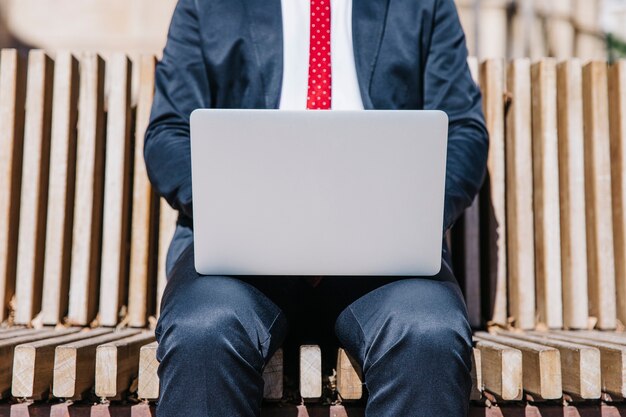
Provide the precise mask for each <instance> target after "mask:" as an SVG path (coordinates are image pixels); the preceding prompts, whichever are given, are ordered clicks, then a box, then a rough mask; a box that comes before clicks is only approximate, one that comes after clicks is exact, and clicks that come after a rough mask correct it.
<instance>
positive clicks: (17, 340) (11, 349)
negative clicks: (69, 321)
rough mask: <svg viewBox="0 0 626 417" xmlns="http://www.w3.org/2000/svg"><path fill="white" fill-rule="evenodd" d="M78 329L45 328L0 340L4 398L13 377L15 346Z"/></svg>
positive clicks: (1, 383)
mask: <svg viewBox="0 0 626 417" xmlns="http://www.w3.org/2000/svg"><path fill="white" fill-rule="evenodd" d="M79 330H80V329H78V328H71V329H63V330H45V331H40V332H36V333H33V334H28V335H23V336H17V337H12V338H9V339H5V340H0V394H1V395H2V398H5V394H6V393H7V392H9V391H10V390H11V382H12V379H13V357H14V353H15V347H16V346H18V345H21V344H24V343H30V342H34V341H37V340H42V339H50V338H53V337H58V336H63V335H68V334H70V333H76V332H78V331H79Z"/></svg>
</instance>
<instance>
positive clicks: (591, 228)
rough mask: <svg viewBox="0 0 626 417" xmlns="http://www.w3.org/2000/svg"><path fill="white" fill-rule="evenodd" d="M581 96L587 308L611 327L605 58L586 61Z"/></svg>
mask: <svg viewBox="0 0 626 417" xmlns="http://www.w3.org/2000/svg"><path fill="white" fill-rule="evenodd" d="M583 99H584V100H583V116H584V120H585V128H584V132H585V192H586V210H587V213H586V214H587V261H588V271H589V278H588V279H589V312H590V315H592V316H595V317H596V318H597V319H598V323H597V326H598V328H599V329H614V328H615V326H616V324H617V323H616V320H615V319H616V305H615V304H616V302H615V263H614V262H615V261H614V247H613V229H612V224H613V210H612V207H611V149H610V139H609V117H608V114H609V109H608V89H607V65H606V63H605V62H599V61H594V62H590V63H589V64H587V65H585V67H584V68H583Z"/></svg>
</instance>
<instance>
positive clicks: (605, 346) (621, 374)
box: [533, 332, 626, 400]
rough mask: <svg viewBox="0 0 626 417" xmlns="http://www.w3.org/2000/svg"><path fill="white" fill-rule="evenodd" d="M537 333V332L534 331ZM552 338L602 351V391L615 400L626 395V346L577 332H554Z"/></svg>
mask: <svg viewBox="0 0 626 417" xmlns="http://www.w3.org/2000/svg"><path fill="white" fill-rule="evenodd" d="M533 334H535V333H533ZM550 338H554V339H558V340H564V341H566V342H573V343H579V344H582V345H587V346H591V347H594V348H596V349H598V350H599V351H600V365H601V372H600V373H601V378H602V392H606V393H609V394H610V395H611V397H612V398H613V399H614V400H617V399H624V398H625V395H626V346H623V345H619V344H616V343H610V342H603V341H598V340H592V339H585V338H583V337H577V336H576V332H567V333H554V334H550Z"/></svg>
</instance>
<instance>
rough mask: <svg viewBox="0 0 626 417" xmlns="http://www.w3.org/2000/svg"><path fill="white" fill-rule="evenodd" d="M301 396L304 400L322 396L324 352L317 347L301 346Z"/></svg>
mask: <svg viewBox="0 0 626 417" xmlns="http://www.w3.org/2000/svg"><path fill="white" fill-rule="evenodd" d="M300 395H301V396H302V398H304V399H307V398H319V397H321V396H322V351H321V350H320V347H319V346H317V345H302V346H300Z"/></svg>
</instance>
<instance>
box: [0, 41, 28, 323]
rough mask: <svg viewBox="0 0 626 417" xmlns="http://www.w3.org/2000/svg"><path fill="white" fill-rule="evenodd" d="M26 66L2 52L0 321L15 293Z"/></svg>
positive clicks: (13, 55)
mask: <svg viewBox="0 0 626 417" xmlns="http://www.w3.org/2000/svg"><path fill="white" fill-rule="evenodd" d="M25 69H26V65H25V63H24V59H23V58H22V57H21V56H20V55H19V54H18V52H17V51H16V50H14V49H3V50H2V51H1V52H0V149H1V150H2V152H0V194H2V198H0V303H2V304H1V305H0V321H4V320H5V319H6V318H7V317H8V305H9V301H10V300H11V297H12V296H13V294H14V292H15V273H16V267H17V239H18V230H19V229H18V228H19V215H20V212H19V208H20V193H21V184H22V180H21V179H22V154H23V149H24V102H25V97H26V72H25Z"/></svg>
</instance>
